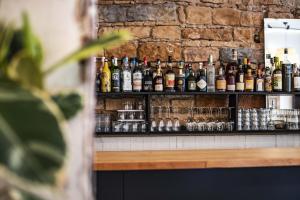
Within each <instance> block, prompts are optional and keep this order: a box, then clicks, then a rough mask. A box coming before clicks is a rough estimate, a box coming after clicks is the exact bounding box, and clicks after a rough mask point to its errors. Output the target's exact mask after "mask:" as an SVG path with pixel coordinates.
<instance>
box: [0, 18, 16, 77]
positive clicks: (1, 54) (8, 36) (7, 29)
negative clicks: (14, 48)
mask: <svg viewBox="0 0 300 200" xmlns="http://www.w3.org/2000/svg"><path fill="white" fill-rule="evenodd" d="M13 35H14V29H13V27H12V25H4V23H0V69H1V71H0V73H1V74H2V75H3V74H6V66H7V63H8V60H7V57H8V54H9V53H10V50H11V49H10V44H11V41H12V38H13ZM1 74H0V76H1Z"/></svg>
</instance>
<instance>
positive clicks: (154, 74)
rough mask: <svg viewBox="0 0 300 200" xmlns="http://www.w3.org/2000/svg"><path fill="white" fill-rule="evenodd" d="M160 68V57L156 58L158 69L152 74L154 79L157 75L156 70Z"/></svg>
mask: <svg viewBox="0 0 300 200" xmlns="http://www.w3.org/2000/svg"><path fill="white" fill-rule="evenodd" d="M158 68H160V59H157V60H156V71H154V72H153V74H152V78H153V80H154V78H155V76H156V72H157V70H158Z"/></svg>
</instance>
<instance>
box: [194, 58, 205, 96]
mask: <svg viewBox="0 0 300 200" xmlns="http://www.w3.org/2000/svg"><path fill="white" fill-rule="evenodd" d="M206 81H207V80H206V70H205V69H204V68H203V63H202V62H200V63H199V70H198V74H197V80H196V82H197V90H198V91H200V92H206V90H207V82H206Z"/></svg>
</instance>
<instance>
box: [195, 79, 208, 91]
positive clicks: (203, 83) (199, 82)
mask: <svg viewBox="0 0 300 200" xmlns="http://www.w3.org/2000/svg"><path fill="white" fill-rule="evenodd" d="M197 86H198V87H199V88H200V89H201V90H203V89H204V88H205V87H206V86H207V83H206V81H205V80H203V79H200V80H199V81H198V82H197Z"/></svg>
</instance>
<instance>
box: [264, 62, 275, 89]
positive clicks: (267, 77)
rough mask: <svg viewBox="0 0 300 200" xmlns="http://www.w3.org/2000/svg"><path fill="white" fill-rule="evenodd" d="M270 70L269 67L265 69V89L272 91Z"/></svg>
mask: <svg viewBox="0 0 300 200" xmlns="http://www.w3.org/2000/svg"><path fill="white" fill-rule="evenodd" d="M272 89H273V88H272V71H271V68H270V67H268V66H267V67H266V69H265V91H266V92H272Z"/></svg>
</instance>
